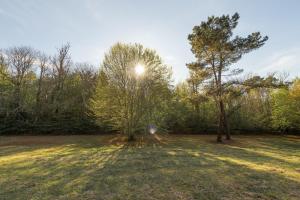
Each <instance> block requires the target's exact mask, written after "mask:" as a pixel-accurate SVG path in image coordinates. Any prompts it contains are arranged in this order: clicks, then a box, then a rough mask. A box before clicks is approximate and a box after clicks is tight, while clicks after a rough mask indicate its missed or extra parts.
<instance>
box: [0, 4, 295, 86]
mask: <svg viewBox="0 0 300 200" xmlns="http://www.w3.org/2000/svg"><path fill="white" fill-rule="evenodd" d="M234 12H239V14H240V16H241V18H240V23H239V26H238V28H237V30H236V32H235V33H237V34H241V35H246V34H248V33H251V32H254V31H260V32H261V33H262V34H264V35H268V36H269V41H268V42H267V44H266V45H265V46H264V47H262V48H261V49H259V50H256V51H254V52H251V53H250V54H248V55H247V56H245V57H244V58H243V59H242V60H241V61H240V62H239V63H237V66H239V67H241V68H243V69H245V72H246V73H249V72H252V73H253V74H260V75H266V74H268V73H269V72H271V71H272V72H274V71H279V72H280V71H281V72H282V71H284V72H288V73H289V74H290V77H291V78H293V77H295V76H300V1H299V0H118V1H117V0H85V1H83V0H51V1H50V0H49V1H47V0H26V1H25V0H1V3H0V24H1V28H0V48H7V47H11V46H19V45H28V46H32V47H33V48H36V49H39V50H43V51H44V52H46V53H49V54H52V53H54V52H55V50H56V48H57V47H60V46H61V45H62V44H64V43H66V42H70V44H71V54H72V58H73V60H74V61H78V62H89V63H92V64H94V65H96V66H100V63H101V61H102V58H103V55H104V53H105V52H106V51H107V50H108V49H109V48H110V46H112V45H113V44H114V43H116V42H131V43H134V42H139V43H142V44H143V45H144V46H146V47H149V48H153V49H156V50H157V51H158V53H159V54H160V55H161V57H162V58H163V60H164V61H165V63H167V64H169V65H171V66H172V67H173V72H174V79H175V80H176V81H181V80H184V79H185V78H186V77H187V75H188V71H187V69H186V66H185V64H186V63H188V62H191V61H193V60H194V56H193V54H192V53H191V51H190V45H189V43H188V40H187V35H188V34H189V33H191V31H192V28H193V26H194V25H199V24H200V23H201V21H203V20H206V19H207V17H208V16H211V15H216V16H219V15H222V14H230V15H232V14H233V13H234Z"/></svg>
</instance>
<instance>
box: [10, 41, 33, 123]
mask: <svg viewBox="0 0 300 200" xmlns="http://www.w3.org/2000/svg"><path fill="white" fill-rule="evenodd" d="M5 55H6V60H7V70H8V74H9V76H8V79H9V80H10V81H11V83H12V84H13V86H14V91H13V102H12V107H13V114H15V115H16V117H17V118H19V117H21V112H22V90H23V89H24V86H25V84H26V81H28V79H27V77H28V75H29V73H30V72H32V69H33V65H34V62H35V60H36V52H35V51H34V50H33V49H32V48H30V47H25V46H23V47H14V48H10V49H8V50H6V52H5Z"/></svg>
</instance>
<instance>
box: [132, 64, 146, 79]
mask: <svg viewBox="0 0 300 200" xmlns="http://www.w3.org/2000/svg"><path fill="white" fill-rule="evenodd" d="M134 70H135V73H136V75H138V76H140V75H142V74H143V73H144V72H145V67H144V66H143V65H141V64H137V65H136V66H135V68H134Z"/></svg>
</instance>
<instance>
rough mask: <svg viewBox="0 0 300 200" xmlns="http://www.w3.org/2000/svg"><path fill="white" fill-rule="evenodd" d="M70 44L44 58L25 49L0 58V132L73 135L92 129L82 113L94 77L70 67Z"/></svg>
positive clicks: (89, 69) (80, 66) (82, 67)
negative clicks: (62, 133) (58, 132)
mask: <svg viewBox="0 0 300 200" xmlns="http://www.w3.org/2000/svg"><path fill="white" fill-rule="evenodd" d="M69 51H70V45H69V44H67V45H64V46H62V47H61V48H59V49H58V50H57V53H56V55H53V56H48V55H45V54H44V53H42V52H40V51H36V50H34V49H32V48H30V47H23V46H22V47H13V48H9V49H5V50H2V51H1V55H0V94H1V95H0V120H1V124H0V132H4V133H5V132H8V133H19V132H24V133H30V132H36V133H38V132H39V133H43V132H52V133H53V132H56V131H63V132H76V131H85V130H86V129H90V128H92V127H96V125H95V124H94V121H93V115H92V114H91V113H90V110H89V108H88V102H89V99H90V97H91V96H92V94H93V92H94V89H95V85H96V82H97V77H98V73H97V72H96V71H95V68H94V67H93V66H91V65H89V64H86V63H74V62H72V60H71V57H70V52H69Z"/></svg>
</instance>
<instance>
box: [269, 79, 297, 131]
mask: <svg viewBox="0 0 300 200" xmlns="http://www.w3.org/2000/svg"><path fill="white" fill-rule="evenodd" d="M299 88H300V81H299V80H295V81H294V83H293V85H292V86H291V87H290V88H289V89H286V88H284V89H278V90H275V91H274V92H273V93H272V125H273V127H274V128H275V129H279V130H280V131H281V132H283V133H285V132H286V131H287V130H288V129H299V128H300V126H299V122H300V103H299V100H300V89H299Z"/></svg>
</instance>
